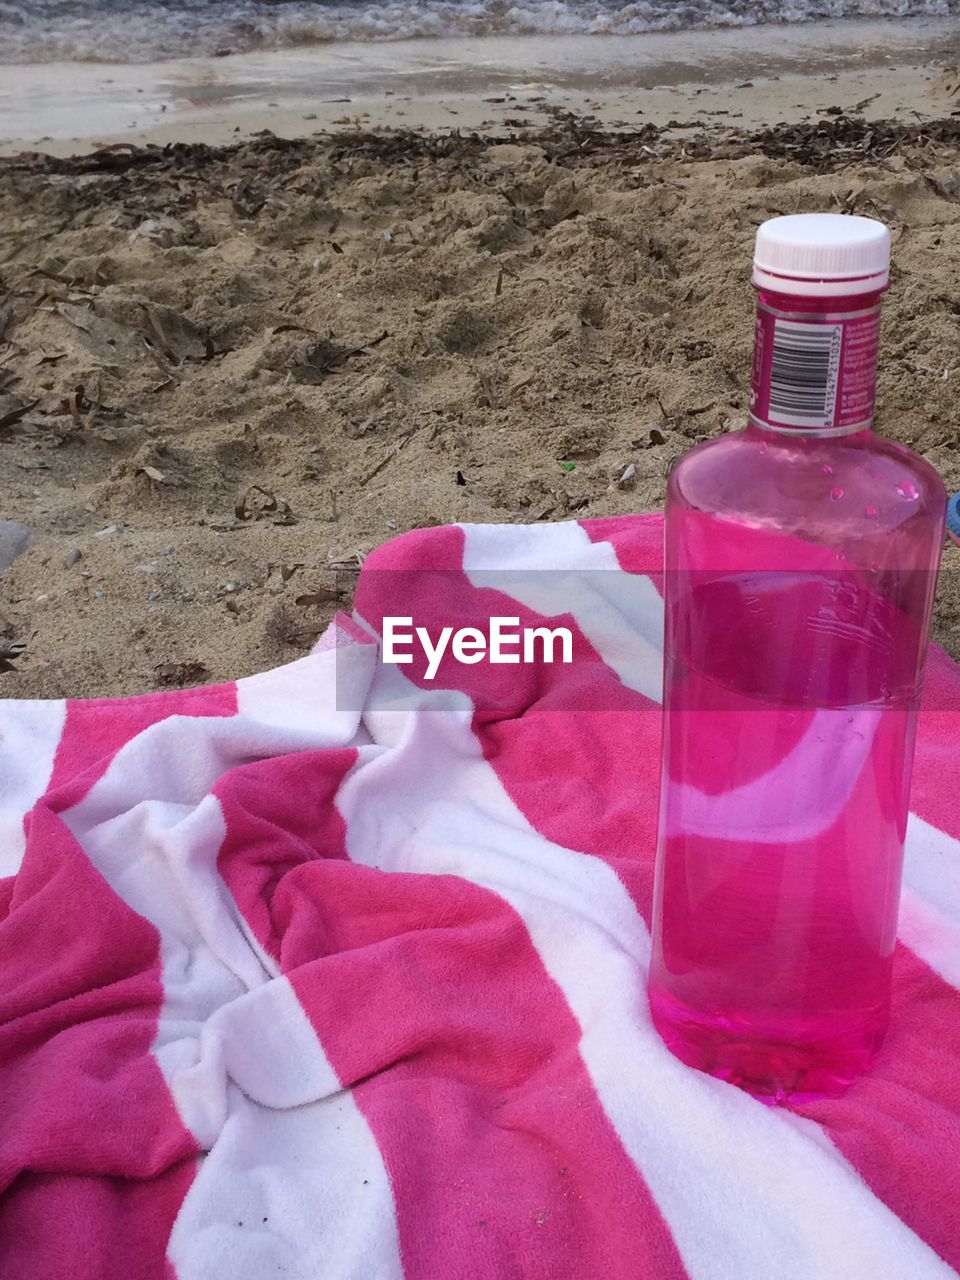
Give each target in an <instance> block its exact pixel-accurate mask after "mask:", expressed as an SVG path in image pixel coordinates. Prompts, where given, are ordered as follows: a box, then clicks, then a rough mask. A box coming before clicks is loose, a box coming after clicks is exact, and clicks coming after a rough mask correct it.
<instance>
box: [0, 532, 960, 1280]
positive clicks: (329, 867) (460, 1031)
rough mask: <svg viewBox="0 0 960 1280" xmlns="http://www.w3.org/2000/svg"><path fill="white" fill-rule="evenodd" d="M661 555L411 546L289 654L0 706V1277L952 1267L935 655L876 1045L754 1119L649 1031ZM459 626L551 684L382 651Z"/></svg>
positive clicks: (948, 921)
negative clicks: (513, 643) (807, 1096)
mask: <svg viewBox="0 0 960 1280" xmlns="http://www.w3.org/2000/svg"><path fill="white" fill-rule="evenodd" d="M660 561H661V524H660V521H659V519H658V518H656V517H631V518H623V519H610V520H592V521H584V522H581V523H568V524H553V525H537V526H531V527H526V528H522V527H517V526H462V527H459V526H458V527H448V528H438V529H431V530H426V531H422V532H418V533H412V534H408V535H406V536H404V537H401V538H398V539H397V540H395V541H394V542H392V543H389V544H388V545H386V546H384V547H382V548H381V549H380V550H379V551H377V552H376V553H375V554H374V555H372V556H371V557H370V558H369V559H368V561H367V563H366V565H365V567H364V570H363V572H362V574H361V576H360V580H359V583H358V585H357V591H356V597H355V612H354V614H353V616H352V617H350V618H347V617H344V616H338V618H337V619H336V620H335V622H334V623H333V625H332V626H331V628H330V630H329V631H328V632H327V633H326V634H325V635H324V637H323V638H322V639H321V641H320V643H319V644H318V645H317V647H316V649H315V650H314V652H313V653H311V654H310V655H309V656H308V657H305V658H303V659H301V660H300V661H297V662H294V663H292V664H291V665H289V666H286V667H283V668H281V669H279V670H275V671H270V672H266V673H264V674H262V675H257V676H254V677H252V678H249V679H244V680H240V681H238V682H236V683H234V684H226V685H219V686H214V687H208V688H202V689H195V690H190V691H184V692H168V693H161V694H155V695H152V696H148V697H142V698H129V699H116V700H102V701H66V702H28V701H19V702H18V701H7V702H5V703H3V704H0V875H2V876H3V877H5V878H4V879H2V880H0V1276H2V1277H3V1280H153V1278H154V1277H155V1278H156V1280H174V1278H178V1280H272V1278H273V1277H282V1278H283V1280H398V1278H399V1277H402V1276H403V1277H407V1278H408V1280H568V1278H569V1280H593V1278H594V1277H595V1278H596V1280H682V1278H683V1277H690V1280H794V1278H795V1280H861V1278H862V1280H945V1278H946V1277H951V1276H956V1275H957V1273H958V1271H957V1269H958V1268H960V994H958V988H960V788H958V784H957V777H958V773H957V761H958V748H960V669H958V668H957V667H956V666H954V665H953V664H952V663H951V662H950V661H949V660H948V659H947V658H946V657H945V656H944V655H943V654H941V653H939V652H934V653H933V654H932V656H931V659H930V662H929V666H928V677H927V690H926V695H925V697H926V708H927V709H926V710H925V711H924V712H923V714H922V716H921V728H920V738H919V747H918V751H917V760H916V768H915V780H914V788H913V798H912V814H911V818H910V825H909V832H908V840H907V859H906V872H905V885H904V895H903V904H902V911H901V919H900V931H899V942H898V946H897V954H896V959H895V968H894V1008H893V1020H892V1029H891V1032H890V1035H889V1037H888V1040H887V1042H886V1044H885V1046H884V1048H883V1050H882V1052H881V1054H880V1056H879V1059H878V1061H877V1063H876V1065H875V1068H874V1069H873V1070H872V1071H871V1073H870V1074H869V1075H868V1076H867V1077H865V1078H863V1079H861V1080H860V1081H858V1082H857V1083H856V1084H855V1085H854V1086H853V1087H852V1088H851V1089H850V1090H849V1092H848V1093H847V1094H846V1095H845V1096H844V1097H843V1098H840V1099H836V1100H830V1101H823V1102H818V1103H811V1104H806V1105H803V1106H795V1107H782V1108H771V1107H768V1106H764V1105H762V1104H761V1103H759V1102H757V1101H755V1100H754V1099H752V1098H750V1097H749V1096H747V1095H746V1094H745V1093H742V1092H740V1091H738V1090H737V1089H736V1088H733V1087H732V1086H730V1085H727V1084H724V1083H722V1082H720V1081H717V1080H713V1079H711V1078H709V1077H707V1076H705V1075H702V1074H700V1073H698V1072H695V1071H691V1070H689V1069H687V1068H685V1067H684V1066H682V1065H681V1064H680V1063H679V1062H677V1061H676V1060H675V1059H674V1058H673V1057H671V1055H670V1054H669V1053H668V1052H667V1051H666V1049H665V1048H664V1047H663V1045H662V1044H661V1042H660V1040H659V1039H658V1037H657V1035H656V1033H655V1032H654V1030H653V1028H652V1026H651V1022H650V1017H649V1012H648V1007H647V1001H646V995H645V987H644V983H645V974H646V968H647V962H648V955H649V948H650V942H649V920H650V900H651V888H652V872H653V855H654V842H655V827H656V812H657V776H658V757H659V737H660V715H659V707H658V698H659V693H660V662H661V654H660V648H661V628H662V604H661V596H660V594H659V590H658V582H657V573H656V570H657V568H658V566H659V565H660ZM494 615H498V616H509V617H513V618H517V619H519V621H520V623H521V625H523V626H526V627H534V626H548V627H555V626H557V625H558V624H560V623H562V624H563V625H565V626H566V627H567V628H568V629H569V630H570V632H571V635H572V644H573V650H574V658H575V661H573V662H572V663H561V662H554V663H553V664H547V663H545V662H541V663H538V664H533V665H527V664H525V665H521V666H511V665H506V664H502V665H493V664H490V663H487V662H479V663H474V664H469V665H468V664H466V663H463V662H458V661H455V660H453V659H452V658H451V657H450V655H449V654H447V655H445V656H444V658H443V659H442V660H441V661H440V662H439V665H438V667H437V669H436V671H435V672H434V674H433V676H432V678H428V674H427V672H426V670H425V667H424V664H423V662H421V661H420V660H419V658H415V660H414V661H413V662H412V663H409V664H405V665H394V664H388V663H384V662H383V661H381V660H380V658H379V655H378V646H377V643H376V642H375V639H374V637H375V636H376V635H377V634H378V633H379V632H380V631H381V628H382V626H383V619H384V618H385V617H399V616H408V617H411V618H412V619H413V621H414V623H415V624H421V625H424V626H426V627H427V628H428V629H431V628H432V629H434V630H436V631H439V629H440V627H441V626H448V625H452V626H454V627H455V628H456V627H468V626H477V627H478V628H481V629H482V627H483V626H484V624H485V620H488V619H489V618H490V617H491V616H494ZM759 979H760V980H762V975H759Z"/></svg>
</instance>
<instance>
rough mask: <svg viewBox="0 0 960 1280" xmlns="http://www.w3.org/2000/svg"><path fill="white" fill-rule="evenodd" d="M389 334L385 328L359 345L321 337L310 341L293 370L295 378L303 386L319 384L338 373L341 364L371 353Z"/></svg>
mask: <svg viewBox="0 0 960 1280" xmlns="http://www.w3.org/2000/svg"><path fill="white" fill-rule="evenodd" d="M291 327H299V326H291ZM389 336H390V335H389V333H387V331H386V329H384V331H383V333H381V334H379V335H378V336H377V337H376V338H371V340H370V341H369V342H365V343H364V344H363V345H362V346H359V347H345V346H342V345H341V344H339V343H337V342H334V341H333V340H332V339H330V338H320V339H319V340H318V341H316V342H312V343H310V344H309V346H307V347H305V348H304V349H303V351H302V352H301V353H300V355H299V357H298V360H297V363H296V364H295V365H294V367H293V370H292V372H293V376H294V379H295V380H296V381H297V382H298V383H300V384H301V386H319V385H320V383H321V382H323V381H324V379H325V378H327V377H328V376H329V375H330V374H331V373H336V371H337V370H338V369H339V368H340V366H341V365H343V364H346V362H347V361H348V360H352V359H353V358H354V357H355V356H367V355H369V354H370V352H371V351H372V350H373V348H374V347H376V346H379V345H380V343H381V342H383V341H384V340H385V339H386V338H388V337H389Z"/></svg>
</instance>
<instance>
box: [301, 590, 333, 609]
mask: <svg viewBox="0 0 960 1280" xmlns="http://www.w3.org/2000/svg"><path fill="white" fill-rule="evenodd" d="M342 594H343V593H342V591H341V590H340V589H339V588H336V587H318V588H317V589H316V591H310V592H308V593H307V594H306V595H302V596H297V598H296V599H295V600H294V602H293V603H294V604H297V605H300V607H301V608H310V607H312V606H313V605H318V604H332V603H333V602H334V601H335V600H339V599H340V597H341V595H342Z"/></svg>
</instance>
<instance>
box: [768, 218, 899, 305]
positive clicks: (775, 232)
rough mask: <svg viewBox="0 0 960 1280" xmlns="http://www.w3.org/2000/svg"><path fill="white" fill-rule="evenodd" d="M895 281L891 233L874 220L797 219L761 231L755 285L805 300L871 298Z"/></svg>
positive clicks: (775, 220)
mask: <svg viewBox="0 0 960 1280" xmlns="http://www.w3.org/2000/svg"><path fill="white" fill-rule="evenodd" d="M889 280H890V232H889V231H888V230H887V228H886V227H885V226H884V225H883V223H882V222H877V221H876V220H875V219H874V218H854V217H850V216H848V215H847V214H843V213H795V214H791V215H789V216H787V217H784V218H771V219H770V220H769V221H768V222H764V223H762V224H761V225H760V226H759V227H758V228H757V247H756V250H755V252H754V256H753V283H754V284H755V285H757V287H758V288H761V289H773V290H779V291H780V292H781V293H794V294H801V295H804V296H811V295H814V294H820V295H821V296H827V297H829V296H831V295H838V294H851V293H868V292H870V291H871V290H876V289H883V288H885V287H886V285H887V284H888V282H889Z"/></svg>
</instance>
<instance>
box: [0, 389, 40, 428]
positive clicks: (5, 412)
mask: <svg viewBox="0 0 960 1280" xmlns="http://www.w3.org/2000/svg"><path fill="white" fill-rule="evenodd" d="M39 403H40V401H39V400H31V401H29V403H26V402H24V401H23V400H19V399H18V398H17V397H16V396H0V432H2V431H7V430H9V428H10V427H15V426H16V425H17V423H18V422H20V421H21V419H23V418H25V417H26V416H27V414H28V413H29V412H30V411H31V409H35V408H36V407H37V405H38V404H39Z"/></svg>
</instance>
